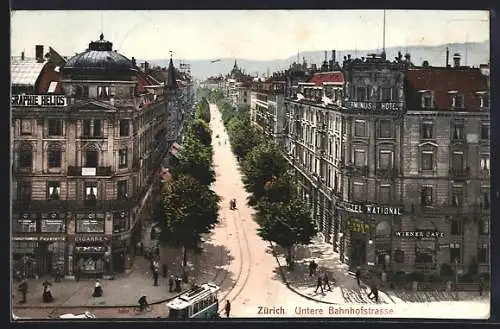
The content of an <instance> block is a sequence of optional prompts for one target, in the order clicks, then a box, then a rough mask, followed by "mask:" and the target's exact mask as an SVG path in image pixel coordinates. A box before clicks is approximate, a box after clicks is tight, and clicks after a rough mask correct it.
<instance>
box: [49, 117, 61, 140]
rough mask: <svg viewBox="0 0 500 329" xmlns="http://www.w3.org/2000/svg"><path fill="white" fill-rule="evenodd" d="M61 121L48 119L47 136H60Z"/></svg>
mask: <svg viewBox="0 0 500 329" xmlns="http://www.w3.org/2000/svg"><path fill="white" fill-rule="evenodd" d="M62 130H63V129H62V120H59V119H49V136H62Z"/></svg>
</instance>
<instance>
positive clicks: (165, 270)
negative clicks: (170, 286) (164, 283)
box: [162, 264, 167, 278]
mask: <svg viewBox="0 0 500 329" xmlns="http://www.w3.org/2000/svg"><path fill="white" fill-rule="evenodd" d="M162 270H163V277H164V278H166V277H167V264H163V266H162Z"/></svg>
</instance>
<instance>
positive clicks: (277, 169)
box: [243, 143, 288, 206]
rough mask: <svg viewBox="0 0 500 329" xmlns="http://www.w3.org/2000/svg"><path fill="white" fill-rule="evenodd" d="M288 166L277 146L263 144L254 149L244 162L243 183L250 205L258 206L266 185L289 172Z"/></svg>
mask: <svg viewBox="0 0 500 329" xmlns="http://www.w3.org/2000/svg"><path fill="white" fill-rule="evenodd" d="M287 169H288V164H287V162H286V160H285V158H284V157H283V155H281V152H280V151H279V150H278V148H277V147H276V145H274V144H272V143H262V144H259V145H257V146H256V147H254V148H253V149H252V150H251V151H250V152H249V153H248V154H247V155H246V157H245V159H244V162H243V173H244V174H245V175H244V177H243V183H244V184H245V188H246V189H247V191H248V192H250V193H251V196H250V198H249V204H250V205H252V206H253V205H256V204H257V202H258V201H259V200H260V199H261V198H262V197H263V196H264V195H265V188H264V187H265V184H266V183H267V182H269V181H272V180H273V179H276V178H277V177H280V176H282V175H284V174H285V173H286V172H287Z"/></svg>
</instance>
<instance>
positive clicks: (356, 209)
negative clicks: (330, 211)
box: [339, 202, 403, 216]
mask: <svg viewBox="0 0 500 329" xmlns="http://www.w3.org/2000/svg"><path fill="white" fill-rule="evenodd" d="M339 208H341V209H344V210H345V211H348V212H352V213H356V214H367V215H391V216H401V215H403V208H402V207H391V206H377V205H362V204H355V203H350V202H340V203H339Z"/></svg>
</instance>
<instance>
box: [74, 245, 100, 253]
mask: <svg viewBox="0 0 500 329" xmlns="http://www.w3.org/2000/svg"><path fill="white" fill-rule="evenodd" d="M74 250H75V252H77V253H81V252H99V253H100V252H105V251H106V247H103V246H88V247H81V246H80V247H75V249H74Z"/></svg>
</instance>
